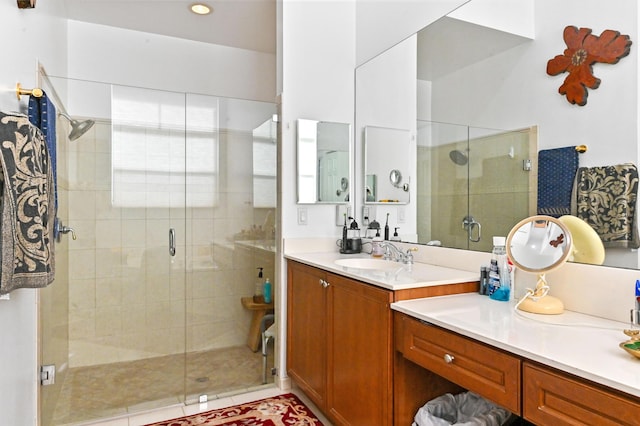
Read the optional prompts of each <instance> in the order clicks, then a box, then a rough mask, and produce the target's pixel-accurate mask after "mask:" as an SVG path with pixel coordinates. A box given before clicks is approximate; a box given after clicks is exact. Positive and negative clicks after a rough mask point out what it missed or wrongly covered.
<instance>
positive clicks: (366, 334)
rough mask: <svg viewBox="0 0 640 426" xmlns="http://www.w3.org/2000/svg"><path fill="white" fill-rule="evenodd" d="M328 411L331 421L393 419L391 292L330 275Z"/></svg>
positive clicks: (352, 422)
mask: <svg viewBox="0 0 640 426" xmlns="http://www.w3.org/2000/svg"><path fill="white" fill-rule="evenodd" d="M327 281H328V282H329V284H330V285H329V287H328V288H327V290H328V293H329V298H328V300H327V308H328V315H327V318H328V321H329V322H328V330H327V332H328V360H327V368H328V371H327V374H328V384H327V403H328V405H327V409H328V412H329V415H330V417H332V418H333V420H334V421H335V423H337V424H344V425H356V426H360V425H376V426H382V425H390V424H391V423H392V409H391V408H392V391H393V386H392V381H391V379H392V362H391V360H392V346H391V329H392V322H391V310H390V308H389V304H390V302H391V297H392V294H391V292H390V291H387V290H383V289H380V288H376V287H373V286H370V285H367V284H363V283H360V282H357V281H353V280H350V279H347V278H344V277H340V276H337V275H332V274H328V279H327Z"/></svg>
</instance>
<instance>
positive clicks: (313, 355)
mask: <svg viewBox="0 0 640 426" xmlns="http://www.w3.org/2000/svg"><path fill="white" fill-rule="evenodd" d="M340 258H347V257H346V256H344V255H343V256H339V255H338V254H334V253H329V254H310V255H298V256H296V257H295V261H294V260H293V259H292V258H291V257H290V258H289V262H288V290H287V321H288V326H287V342H288V344H287V370H288V373H289V375H290V376H291V378H292V379H293V380H294V381H295V382H296V384H297V385H298V386H299V387H300V388H302V390H304V392H305V393H306V394H307V395H308V396H309V398H311V400H313V402H314V403H315V404H316V405H317V406H318V408H320V409H321V410H322V411H323V412H324V413H325V415H326V416H327V417H328V418H330V419H331V420H332V422H334V423H335V424H336V425H338V424H345V425H391V424H393V419H394V414H393V313H392V311H391V308H390V305H391V303H393V302H395V301H399V300H406V299H411V298H419V297H430V296H439V295H446V294H453V293H461V292H475V291H477V289H478V281H477V276H476V275H477V274H475V273H470V272H466V271H457V270H453V269H449V268H440V267H431V268H428V269H431V273H432V274H433V275H437V276H438V277H439V278H440V279H439V280H434V281H430V282H428V283H420V282H418V281H416V279H415V278H414V277H415V275H413V274H411V273H408V272H407V270H406V266H405V265H402V264H397V270H393V271H391V270H388V271H384V272H380V271H374V270H368V271H367V270H362V269H358V268H351V267H344V266H338V265H336V263H335V261H336V260H339V259H340ZM353 258H354V257H351V259H353ZM382 262H383V261H380V264H382ZM414 266H415V268H416V270H418V269H420V268H422V266H420V265H414ZM417 272H418V271H416V273H417Z"/></svg>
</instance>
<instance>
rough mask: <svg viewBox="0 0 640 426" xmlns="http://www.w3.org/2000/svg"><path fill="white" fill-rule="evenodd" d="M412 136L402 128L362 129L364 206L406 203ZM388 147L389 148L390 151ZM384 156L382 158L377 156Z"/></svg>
mask: <svg viewBox="0 0 640 426" xmlns="http://www.w3.org/2000/svg"><path fill="white" fill-rule="evenodd" d="M410 143H411V133H410V132H409V131H408V130H403V129H388V128H385V127H373V126H367V127H365V129H364V174H365V188H364V192H365V203H366V204H375V203H386V204H390V203H392V204H406V203H408V202H409V188H410V185H411V175H410V170H412V169H413V168H412V167H409V165H410V161H412V151H411V150H410V148H411V147H410ZM390 147H391V148H390ZM381 153H383V155H380V154H381Z"/></svg>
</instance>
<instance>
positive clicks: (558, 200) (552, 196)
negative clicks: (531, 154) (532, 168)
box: [538, 146, 579, 217]
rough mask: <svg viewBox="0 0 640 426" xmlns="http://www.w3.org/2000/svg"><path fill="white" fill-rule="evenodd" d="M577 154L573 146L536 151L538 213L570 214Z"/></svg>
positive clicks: (548, 214) (576, 168) (549, 214)
mask: <svg viewBox="0 0 640 426" xmlns="http://www.w3.org/2000/svg"><path fill="white" fill-rule="evenodd" d="M578 155H579V154H578V151H576V147H575V146H568V147H565V148H555V149H545V150H542V151H540V152H539V153H538V214H544V215H547V216H551V217H560V216H563V215H566V214H571V194H572V191H573V182H574V180H575V177H576V171H577V170H578Z"/></svg>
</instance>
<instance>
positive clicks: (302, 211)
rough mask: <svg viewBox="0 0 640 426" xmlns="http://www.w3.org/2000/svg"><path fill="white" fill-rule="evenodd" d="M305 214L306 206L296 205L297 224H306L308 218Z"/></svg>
mask: <svg viewBox="0 0 640 426" xmlns="http://www.w3.org/2000/svg"><path fill="white" fill-rule="evenodd" d="M307 216H308V215H307V208H306V207H298V225H306V224H307V219H308V217H307Z"/></svg>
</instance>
